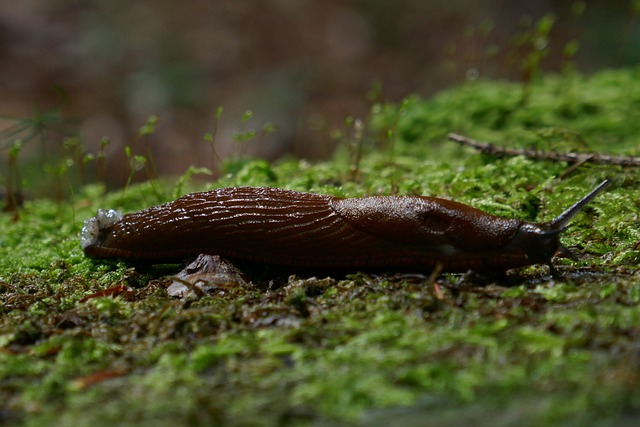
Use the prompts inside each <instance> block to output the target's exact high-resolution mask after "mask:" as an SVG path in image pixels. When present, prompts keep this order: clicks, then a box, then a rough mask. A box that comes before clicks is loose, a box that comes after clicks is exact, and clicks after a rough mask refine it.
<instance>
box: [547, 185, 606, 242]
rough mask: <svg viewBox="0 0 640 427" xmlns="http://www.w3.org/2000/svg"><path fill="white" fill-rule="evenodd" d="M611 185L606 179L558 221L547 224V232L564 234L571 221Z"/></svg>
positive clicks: (565, 212) (557, 219) (558, 218)
mask: <svg viewBox="0 0 640 427" xmlns="http://www.w3.org/2000/svg"><path fill="white" fill-rule="evenodd" d="M609 185H611V181H610V180H608V179H605V180H604V181H602V182H601V183H600V184H599V185H598V186H597V187H596V188H594V189H593V190H591V192H590V193H589V194H587V195H586V196H584V197H583V198H582V199H580V200H578V201H577V202H576V203H574V204H573V205H572V206H571V207H570V208H568V209H567V210H566V211H564V212H563V213H562V214H560V215H559V216H558V217H557V218H556V219H554V220H553V221H550V222H548V223H546V226H547V232H549V233H562V232H563V231H564V230H565V229H566V228H567V224H569V221H571V220H572V219H573V217H575V216H576V215H577V214H578V213H580V211H581V210H582V209H584V207H585V206H586V205H587V204H589V203H590V202H591V201H592V200H593V199H595V198H596V196H597V195H598V194H600V193H601V192H602V191H604V190H605V189H606V188H607V187H609Z"/></svg>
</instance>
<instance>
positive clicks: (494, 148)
mask: <svg viewBox="0 0 640 427" xmlns="http://www.w3.org/2000/svg"><path fill="white" fill-rule="evenodd" d="M447 137H448V138H449V139H450V140H451V141H455V142H457V143H459V144H461V145H466V146H467V147H472V148H475V149H476V150H478V151H480V152H481V153H484V154H489V155H491V156H495V157H505V156H525V157H528V158H531V159H536V160H552V161H554V162H568V163H575V164H578V165H582V164H583V163H586V162H591V163H595V164H600V165H616V166H640V157H630V156H608V155H605V154H594V153H559V152H556V151H540V150H536V149H532V148H506V147H501V146H498V145H494V144H490V143H488V142H480V141H476V140H474V139H471V138H467V137H466V136H462V135H458V134H455V133H450V134H449V135H448V136H447Z"/></svg>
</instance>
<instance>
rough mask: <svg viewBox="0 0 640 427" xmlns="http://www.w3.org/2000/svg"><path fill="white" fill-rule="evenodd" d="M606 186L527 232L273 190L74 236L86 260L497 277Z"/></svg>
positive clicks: (126, 218)
mask: <svg viewBox="0 0 640 427" xmlns="http://www.w3.org/2000/svg"><path fill="white" fill-rule="evenodd" d="M608 184H609V181H608V180H606V181H604V182H602V183H601V184H600V185H598V186H597V187H596V188H595V189H593V190H592V191H591V192H590V193H589V194H587V195H586V196H585V197H583V198H582V199H581V200H579V201H578V202H577V203H575V204H574V205H573V206H571V207H570V208H569V209H567V210H566V211H565V212H564V213H562V214H561V215H560V216H558V217H557V218H556V219H554V220H552V221H549V222H543V223H530V222H527V221H522V220H518V219H509V218H503V217H499V216H495V215H491V214H489V213H486V212H483V211H481V210H479V209H475V208H473V207H471V206H467V205H464V204H462V203H458V202H454V201H451V200H445V199H440V198H434V197H425V196H372V197H359V198H339V197H332V196H327V195H321V194H310V193H303V192H298V191H290V190H282V189H278V188H256V187H237V188H221V189H217V190H213V191H207V192H201V193H193V194H189V195H186V196H184V197H181V198H179V199H177V200H175V201H173V202H170V203H166V204H163V205H160V206H154V207H151V208H148V209H145V210H142V211H140V212H135V213H130V214H127V215H122V214H121V213H120V212H118V211H115V210H108V211H104V210H99V211H98V213H97V215H96V216H95V217H94V218H91V219H88V220H87V221H86V222H85V224H84V227H83V229H82V233H81V246H82V248H83V250H84V253H85V254H86V256H88V257H91V258H119V259H122V260H127V261H133V262H150V263H163V262H171V261H180V260H183V259H185V258H188V257H195V256H197V255H199V254H210V255H220V256H223V257H227V258H230V259H236V260H242V261H250V262H254V263H265V264H272V265H280V266H290V267H303V268H316V269H327V270H329V269H336V270H337V269H340V270H357V269H397V270H404V271H407V270H413V271H422V270H431V269H433V268H434V267H435V266H439V267H442V269H443V270H444V271H450V272H463V271H468V270H476V271H496V270H507V269H511V268H517V267H523V266H527V265H533V264H541V263H545V264H548V265H549V266H550V267H551V269H552V271H553V265H552V263H551V260H552V258H553V256H554V255H555V254H556V253H560V254H564V255H571V253H570V252H569V250H568V249H566V248H565V247H563V246H562V245H561V244H560V240H559V237H560V234H561V233H562V232H563V231H564V230H565V229H566V227H567V224H568V223H569V221H570V220H571V219H572V218H573V217H574V216H575V215H576V214H577V213H578V212H580V211H581V210H582V209H583V208H584V206H585V205H586V204H587V203H589V202H590V201H591V200H593V198H594V197H596V196H597V195H598V193H600V192H601V191H602V190H603V189H604V188H605V187H606V186H607V185H608Z"/></svg>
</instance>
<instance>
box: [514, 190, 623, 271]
mask: <svg viewBox="0 0 640 427" xmlns="http://www.w3.org/2000/svg"><path fill="white" fill-rule="evenodd" d="M610 183H611V181H609V180H605V181H603V182H602V183H600V184H599V185H598V186H597V187H596V188H594V189H593V190H591V192H590V193H589V194H587V195H586V196H584V197H583V198H582V199H580V200H578V201H577V202H576V203H574V204H573V205H572V206H571V207H569V208H568V209H567V210H565V211H564V212H563V213H562V214H561V215H559V216H558V217H557V218H555V219H554V220H552V221H549V222H544V223H541V224H531V223H527V222H525V223H523V224H522V225H521V226H520V228H519V229H518V231H517V232H516V234H515V235H514V237H513V239H512V240H511V242H510V246H511V247H512V248H518V249H519V250H520V251H522V253H523V255H524V258H525V259H527V261H528V264H538V263H546V264H547V265H549V268H550V269H551V272H552V273H554V275H555V273H556V271H555V269H554V267H553V264H551V259H552V258H553V256H554V255H556V254H559V255H561V256H563V257H566V258H572V259H574V260H575V259H576V256H575V255H574V254H573V253H571V251H570V250H569V249H567V248H565V247H564V246H562V244H561V243H560V235H561V234H562V233H563V232H564V231H565V230H566V229H567V225H568V224H569V222H570V221H571V220H572V219H573V217H575V216H576V215H577V214H578V213H579V212H580V211H581V210H582V209H584V207H585V206H586V205H587V204H588V203H589V202H591V201H592V200H593V199H594V198H595V197H596V196H597V195H598V194H599V193H600V192H601V191H603V190H604V189H605V188H607V187H608V186H609V184H610Z"/></svg>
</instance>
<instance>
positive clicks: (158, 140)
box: [0, 0, 640, 180]
mask: <svg viewBox="0 0 640 427" xmlns="http://www.w3.org/2000/svg"><path fill="white" fill-rule="evenodd" d="M638 3H639V2H638V1H633V0H629V1H623V0H618V1H610V0H599V1H588V2H587V1H585V2H581V1H572V0H566V1H563V0H556V1H551V0H537V1H530V0H519V1H518V0H482V1H478V0H446V1H444V0H436V1H424V0H398V1H384V0H368V1H364V0H362V1H357V0H353V1H347V0H265V1H261V2H249V1H238V0H193V1H189V2H177V1H171V0H137V1H135V2H132V1H130V0H109V1H79V0H21V1H19V2H18V1H16V2H2V3H1V4H0V114H2V115H4V116H9V117H13V118H28V117H31V116H33V115H34V111H35V110H34V109H36V108H37V109H39V111H48V110H51V109H54V111H58V112H60V113H61V115H62V118H63V122H62V123H55V126H63V127H64V126H66V127H68V128H70V129H75V130H79V131H80V135H81V138H82V143H83V146H84V147H85V148H86V149H87V150H89V151H92V152H97V150H98V145H99V141H100V139H101V138H102V137H103V136H108V137H109V138H110V140H111V143H110V144H109V146H108V147H107V155H108V156H110V158H111V159H117V158H119V157H123V156H124V149H123V148H124V146H125V145H131V146H135V145H136V144H137V143H140V142H139V140H140V139H141V138H140V137H139V136H138V130H139V129H140V127H141V126H143V125H144V124H145V123H146V122H147V118H148V117H149V116H150V115H152V114H153V115H157V116H158V118H159V122H158V126H157V129H156V132H155V134H154V135H152V136H150V137H149V138H146V139H145V143H147V144H149V146H150V147H151V150H152V152H153V157H154V159H155V162H156V164H157V168H158V170H159V172H160V173H163V174H178V173H182V172H183V171H184V170H185V168H186V167H187V166H188V165H191V164H194V165H197V166H208V167H210V166H211V164H210V158H211V149H210V146H209V145H208V144H207V143H206V142H205V141H204V140H203V135H204V133H205V132H211V131H213V130H214V129H215V128H216V119H215V112H216V109H217V108H218V107H219V106H222V107H223V108H224V112H223V114H222V116H221V118H220V122H219V126H218V131H217V138H216V144H217V145H216V146H217V151H218V154H219V156H220V157H223V158H224V157H227V156H229V155H232V154H233V153H235V152H237V151H238V150H239V148H238V143H237V142H234V132H239V131H246V130H248V129H255V130H256V131H258V133H260V129H262V128H263V126H264V125H265V124H266V123H272V124H273V125H274V126H275V127H276V128H277V130H276V131H275V132H273V133H270V134H269V135H266V136H265V137H264V138H262V137H260V138H258V137H256V138H255V141H254V142H253V143H249V144H248V145H247V147H246V148H242V150H245V149H246V150H247V151H248V153H249V154H252V155H257V156H261V157H265V158H267V159H273V158H276V157H278V156H280V155H282V154H283V153H293V154H294V155H297V156H300V157H305V158H312V159H318V158H326V157H327V156H329V155H330V154H331V152H332V148H333V144H334V141H333V140H332V138H331V136H330V134H331V130H332V129H335V128H339V127H340V126H342V124H343V123H344V119H345V117H346V116H347V115H349V116H354V117H361V118H366V116H367V114H368V111H369V108H370V106H371V102H372V100H376V101H398V100H400V99H402V98H403V97H404V96H406V95H408V94H410V93H418V94H420V95H423V96H429V95H432V94H434V93H435V92H437V91H439V90H442V89H444V88H446V87H448V86H451V85H454V84H458V83H461V82H463V81H465V79H475V78H484V77H487V78H501V79H502V78H504V79H511V80H516V81H518V80H522V79H526V78H527V76H526V75H525V73H524V72H523V70H522V67H521V66H519V65H518V63H517V62H518V58H517V54H516V55H515V56H514V52H517V51H518V49H525V48H524V47H523V46H517V45H518V43H519V42H518V40H521V39H522V35H523V34H525V35H526V34H528V33H529V34H530V33H531V32H533V33H535V31H536V25H537V24H538V23H539V22H540V19H541V18H543V17H544V16H547V17H550V16H551V17H554V18H555V20H554V21H553V26H552V28H551V32H550V33H549V35H548V38H545V37H540V38H539V39H535V40H534V41H535V48H536V49H540V50H544V51H545V57H544V58H543V60H542V63H541V66H540V68H541V69H542V70H544V71H546V72H563V70H565V71H566V69H567V68H568V67H569V66H570V67H572V68H574V69H576V70H578V71H580V72H584V73H591V72H593V71H595V70H598V69H601V68H603V67H618V66H626V65H633V64H637V63H638V61H639V60H640V49H638V46H640V31H639V28H638V26H637V25H636V18H637V10H636V9H634V8H638V7H639V5H638ZM549 14H552V15H549ZM519 37H520V38H519ZM525 38H526V37H525ZM534 38H535V37H534ZM514 58H515V59H514ZM246 110H251V111H252V112H253V117H252V118H251V119H249V120H247V121H246V122H243V121H242V116H243V113H244V112H245V111H246ZM56 120H57V119H56ZM15 126H16V122H15V121H14V120H12V119H8V118H4V119H2V120H0V130H2V129H5V130H6V129H15ZM55 126H52V127H55ZM18 136H20V135H19V134H18ZM14 137H16V135H14V134H12V133H11V132H5V133H4V134H3V139H4V140H3V141H1V143H2V144H3V153H4V152H5V150H6V148H5V147H6V146H7V145H8V144H11V143H12V141H11V138H14ZM22 137H24V135H23V136H22ZM53 139H54V141H53V142H52V143H53V144H56V143H57V144H59V143H60V140H58V141H57V142H56V141H55V138H53ZM258 140H259V143H258V142H257V141H258ZM123 158H124V157H123ZM3 161H4V160H3ZM122 163H125V164H126V162H118V161H111V162H110V164H109V167H110V172H111V174H112V175H114V176H116V178H114V179H116V180H118V179H120V178H119V177H118V175H122V173H126V171H125V172H122V171H119V170H118V169H119V166H118V165H119V164H122ZM124 168H125V169H126V166H124Z"/></svg>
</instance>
